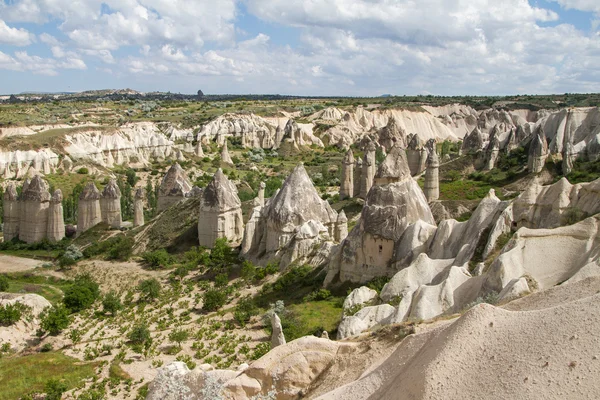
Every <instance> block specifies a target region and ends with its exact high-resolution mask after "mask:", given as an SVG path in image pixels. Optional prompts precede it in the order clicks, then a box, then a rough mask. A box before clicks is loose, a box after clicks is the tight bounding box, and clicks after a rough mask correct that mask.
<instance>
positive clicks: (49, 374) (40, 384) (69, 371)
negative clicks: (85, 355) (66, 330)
mask: <svg viewBox="0 0 600 400" xmlns="http://www.w3.org/2000/svg"><path fill="white" fill-rule="evenodd" d="M95 366H96V363H82V362H80V361H79V360H77V359H75V358H72V357H68V356H65V355H64V354H62V353H58V352H48V353H37V354H31V355H27V356H22V357H5V358H2V359H0V388H2V389H0V400H12V399H18V398H20V397H21V396H23V395H25V394H27V393H31V392H42V391H43V390H44V384H45V383H46V382H47V381H48V380H49V379H59V380H61V381H63V382H64V383H65V384H66V385H67V387H68V389H72V388H74V387H76V386H78V385H79V384H80V383H81V381H82V380H84V379H87V378H91V377H92V376H94V368H95Z"/></svg>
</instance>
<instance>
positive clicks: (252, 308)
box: [233, 297, 258, 327]
mask: <svg viewBox="0 0 600 400" xmlns="http://www.w3.org/2000/svg"><path fill="white" fill-rule="evenodd" d="M255 315H258V308H257V307H256V305H255V304H254V303H253V302H252V300H251V299H249V298H248V297H245V298H243V299H240V301H239V302H238V303H237V305H236V306H235V311H234V312H233V318H234V319H235V320H236V321H237V322H238V323H239V324H240V326H242V327H244V326H246V323H247V322H248V321H250V318H252V317H253V316H255Z"/></svg>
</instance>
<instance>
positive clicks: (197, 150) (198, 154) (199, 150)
mask: <svg viewBox="0 0 600 400" xmlns="http://www.w3.org/2000/svg"><path fill="white" fill-rule="evenodd" d="M194 154H196V157H204V150H202V141H201V140H198V143H196V148H195V149H194Z"/></svg>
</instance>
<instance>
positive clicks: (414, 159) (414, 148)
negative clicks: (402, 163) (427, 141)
mask: <svg viewBox="0 0 600 400" xmlns="http://www.w3.org/2000/svg"><path fill="white" fill-rule="evenodd" d="M409 138H410V141H409V142H408V148H407V149H406V157H407V160H408V168H409V170H410V173H411V175H412V176H415V175H419V174H420V173H421V172H423V171H424V170H425V166H426V162H427V150H425V149H424V148H423V144H422V142H421V139H420V138H419V136H418V135H416V134H414V135H409Z"/></svg>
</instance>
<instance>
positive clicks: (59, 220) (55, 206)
mask: <svg viewBox="0 0 600 400" xmlns="http://www.w3.org/2000/svg"><path fill="white" fill-rule="evenodd" d="M62 201H63V195H62V191H61V190H60V189H57V190H55V191H54V193H53V194H52V197H51V198H50V207H49V208H48V229H47V232H46V236H47V238H48V240H49V241H51V242H58V241H60V240H61V239H62V238H64V237H65V219H64V215H63V205H62Z"/></svg>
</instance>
